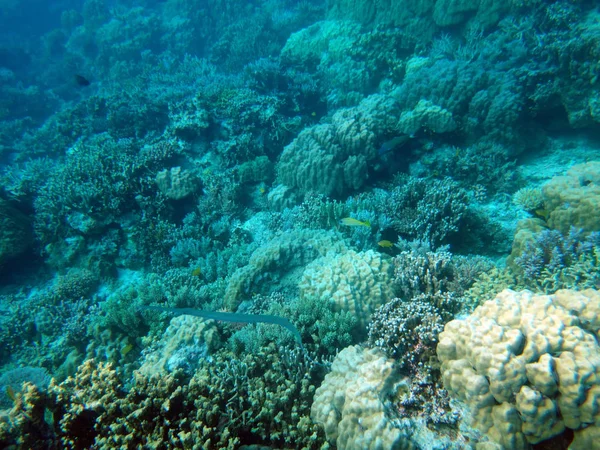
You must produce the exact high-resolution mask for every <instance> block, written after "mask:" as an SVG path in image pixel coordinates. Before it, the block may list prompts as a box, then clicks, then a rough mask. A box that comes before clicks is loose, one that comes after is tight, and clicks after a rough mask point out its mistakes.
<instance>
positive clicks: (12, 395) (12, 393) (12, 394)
mask: <svg viewBox="0 0 600 450" xmlns="http://www.w3.org/2000/svg"><path fill="white" fill-rule="evenodd" d="M6 395H8V398H10V399H11V400H12V401H13V402H16V401H17V393H16V392H15V390H14V388H13V387H12V386H6Z"/></svg>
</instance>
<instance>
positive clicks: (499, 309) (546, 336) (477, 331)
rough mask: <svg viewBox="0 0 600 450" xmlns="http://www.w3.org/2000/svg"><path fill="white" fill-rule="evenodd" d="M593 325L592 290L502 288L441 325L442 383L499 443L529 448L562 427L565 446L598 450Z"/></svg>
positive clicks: (596, 307) (599, 301)
mask: <svg viewBox="0 0 600 450" xmlns="http://www.w3.org/2000/svg"><path fill="white" fill-rule="evenodd" d="M599 330H600V294H599V293H598V292H597V291H595V290H592V289H588V290H585V291H581V292H577V291H570V290H560V291H557V292H556V293H555V294H554V295H536V294H533V293H531V292H529V291H521V292H515V291H511V290H509V289H507V290H504V291H502V292H501V293H500V294H498V295H497V296H496V298H495V299H493V300H490V301H487V302H485V303H484V304H483V305H481V306H479V307H477V308H476V309H475V311H474V312H473V314H472V315H471V316H469V317H468V318H466V319H462V320H453V321H452V322H449V323H448V324H447V325H446V328H445V330H444V332H443V333H441V334H440V343H439V345H438V347H437V353H438V357H439V359H440V361H441V363H442V366H441V370H442V380H443V382H444V385H445V387H446V388H447V389H448V391H449V392H450V394H451V395H455V396H457V397H458V398H459V399H461V400H462V401H464V402H465V403H467V404H468V405H469V407H470V409H471V413H472V417H473V425H474V426H475V427H476V428H479V429H480V430H482V431H483V432H486V433H487V434H488V436H489V437H490V438H491V439H492V440H493V441H495V442H496V443H498V444H499V446H500V448H506V449H527V448H531V447H530V446H531V445H532V444H537V443H540V442H542V441H545V440H547V439H549V438H551V437H553V436H557V435H559V434H561V433H562V432H563V431H564V430H565V428H569V429H571V430H573V432H574V440H573V442H572V444H571V446H570V447H569V449H571V450H573V449H581V448H588V449H590V448H598V444H597V443H598V442H600V347H599V346H598V333H599ZM594 442H595V443H596V444H593V443H594ZM594 445H595V446H594Z"/></svg>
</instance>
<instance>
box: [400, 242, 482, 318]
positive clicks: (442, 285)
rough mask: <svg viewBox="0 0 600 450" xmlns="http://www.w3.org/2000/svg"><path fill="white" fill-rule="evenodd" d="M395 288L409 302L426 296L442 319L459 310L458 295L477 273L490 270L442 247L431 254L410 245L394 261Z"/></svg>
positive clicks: (476, 260) (479, 261)
mask: <svg viewBox="0 0 600 450" xmlns="http://www.w3.org/2000/svg"><path fill="white" fill-rule="evenodd" d="M393 261H394V285H395V289H396V290H397V293H398V295H399V296H400V297H401V298H403V299H404V300H407V301H408V300H411V299H414V298H417V297H419V296H423V295H426V296H428V297H429V298H430V299H431V300H432V301H434V302H435V304H436V306H437V307H438V308H440V313H441V314H442V315H443V316H444V317H445V318H450V317H452V316H453V314H454V313H456V312H458V310H459V309H460V308H461V307H462V304H461V301H460V296H461V295H463V293H464V292H465V291H466V290H467V289H469V288H470V287H471V285H472V284H473V283H474V282H475V280H476V278H477V277H478V276H479V274H481V273H483V272H485V271H486V270H489V269H490V268H491V267H492V264H491V262H490V261H488V260H486V259H485V258H480V257H465V256H456V255H453V254H452V253H450V252H449V251H448V249H447V248H445V247H442V248H439V249H437V250H436V251H431V249H430V248H429V246H427V245H426V246H425V247H422V248H419V247H416V246H415V245H414V243H413V244H412V248H411V250H410V251H409V250H404V251H402V252H401V253H399V254H398V255H396V256H395V257H394V258H393Z"/></svg>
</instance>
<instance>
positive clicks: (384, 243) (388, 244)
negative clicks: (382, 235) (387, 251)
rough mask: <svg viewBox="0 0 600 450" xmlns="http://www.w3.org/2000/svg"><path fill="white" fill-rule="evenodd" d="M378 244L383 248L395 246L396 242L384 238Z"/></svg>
mask: <svg viewBox="0 0 600 450" xmlns="http://www.w3.org/2000/svg"><path fill="white" fill-rule="evenodd" d="M377 245H379V246H380V247H383V248H390V247H393V246H394V243H393V242H392V241H388V240H387V239H383V240H382V241H379V242H378V243H377Z"/></svg>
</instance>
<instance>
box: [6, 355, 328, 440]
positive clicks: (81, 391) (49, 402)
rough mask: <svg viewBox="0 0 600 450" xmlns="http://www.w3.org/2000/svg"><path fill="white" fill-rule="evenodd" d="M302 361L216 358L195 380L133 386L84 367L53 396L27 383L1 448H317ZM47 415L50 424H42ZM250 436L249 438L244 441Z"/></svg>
mask: <svg viewBox="0 0 600 450" xmlns="http://www.w3.org/2000/svg"><path fill="white" fill-rule="evenodd" d="M309 372H310V368H309V367H308V366H306V365H305V364H304V363H303V362H302V360H301V357H299V356H298V355H294V354H289V355H287V356H286V357H284V358H279V357H277V356H275V354H274V353H273V349H270V350H269V353H266V354H260V355H254V356H252V355H249V356H247V357H246V358H243V359H241V360H238V359H233V360H230V359H229V357H227V356H226V355H222V356H217V357H215V360H214V361H212V362H206V361H205V362H204V363H201V367H200V368H199V370H198V371H197V372H196V373H195V375H194V376H193V377H192V378H191V380H189V382H183V381H182V379H181V377H180V376H178V375H177V373H175V374H171V375H161V376H151V377H148V376H144V375H142V374H137V375H136V376H135V378H134V380H133V382H132V384H131V385H130V386H129V387H125V386H124V385H123V382H122V380H120V379H119V377H118V375H117V372H116V371H115V370H114V369H112V368H111V367H110V365H108V364H103V363H100V364H97V363H95V362H93V361H92V360H89V361H86V362H85V363H84V364H83V365H82V366H81V367H80V368H79V371H78V373H77V374H76V376H75V377H73V378H69V379H67V380H66V381H64V382H63V383H61V384H51V385H50V387H49V388H48V390H47V391H44V390H40V389H38V388H36V387H34V386H33V385H26V387H25V389H24V391H23V393H22V395H20V396H19V397H18V399H17V401H16V403H15V405H14V407H13V409H12V411H11V412H10V413H9V416H10V417H11V419H10V422H8V423H6V422H4V421H2V426H0V442H2V443H4V444H6V445H8V444H10V443H15V441H16V443H17V444H18V445H20V446H22V447H23V448H38V447H39V446H40V445H47V446H51V447H52V446H54V447H58V448H71V447H73V448H86V447H90V446H93V447H94V448H98V449H109V448H115V446H121V445H125V446H131V445H133V446H160V445H162V444H163V443H164V442H165V440H167V441H168V442H170V445H178V446H184V447H189V448H197V449H200V448H203V449H217V448H227V449H234V448H238V447H239V446H240V445H244V444H248V443H264V444H266V445H268V444H269V443H272V444H273V445H294V446H297V447H298V448H302V449H317V448H320V447H321V445H322V443H323V437H322V435H321V432H320V431H319V429H318V427H317V426H316V425H314V424H312V423H311V421H310V419H309V416H308V414H309V410H310V399H311V398H312V396H313V394H314V390H315V387H314V385H312V383H311V379H310V377H309ZM46 411H49V412H50V413H52V414H53V416H54V421H53V423H52V424H48V423H47V422H46V421H45V420H44V414H45V412H46ZM244 435H245V436H246V437H244Z"/></svg>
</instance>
